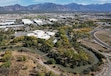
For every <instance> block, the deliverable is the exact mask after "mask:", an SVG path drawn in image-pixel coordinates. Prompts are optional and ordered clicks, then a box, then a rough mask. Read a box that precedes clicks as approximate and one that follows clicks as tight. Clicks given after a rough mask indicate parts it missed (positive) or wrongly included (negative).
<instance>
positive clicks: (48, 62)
mask: <svg viewBox="0 0 111 76" xmlns="http://www.w3.org/2000/svg"><path fill="white" fill-rule="evenodd" d="M55 63H56V61H55V60H54V59H50V60H48V61H47V64H55Z"/></svg>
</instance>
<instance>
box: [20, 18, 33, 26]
mask: <svg viewBox="0 0 111 76" xmlns="http://www.w3.org/2000/svg"><path fill="white" fill-rule="evenodd" d="M22 22H23V24H26V25H30V24H33V22H32V21H31V20H29V19H22Z"/></svg>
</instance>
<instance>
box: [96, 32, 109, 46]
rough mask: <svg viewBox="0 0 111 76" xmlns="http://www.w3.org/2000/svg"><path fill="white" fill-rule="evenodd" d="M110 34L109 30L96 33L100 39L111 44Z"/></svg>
mask: <svg viewBox="0 0 111 76" xmlns="http://www.w3.org/2000/svg"><path fill="white" fill-rule="evenodd" d="M110 35H111V33H109V32H107V31H98V32H97V33H96V36H97V37H98V38H99V39H100V40H102V41H104V42H105V43H107V44H109V45H111V36H110Z"/></svg>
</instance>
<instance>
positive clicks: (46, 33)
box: [27, 30, 55, 40]
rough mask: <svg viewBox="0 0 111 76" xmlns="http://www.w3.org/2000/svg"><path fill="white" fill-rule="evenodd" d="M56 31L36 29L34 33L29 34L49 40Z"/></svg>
mask: <svg viewBox="0 0 111 76" xmlns="http://www.w3.org/2000/svg"><path fill="white" fill-rule="evenodd" d="M54 35H55V32H49V31H43V30H35V31H33V32H32V33H29V34H27V36H35V37H37V38H41V39H45V40H48V39H49V38H50V37H51V36H54Z"/></svg>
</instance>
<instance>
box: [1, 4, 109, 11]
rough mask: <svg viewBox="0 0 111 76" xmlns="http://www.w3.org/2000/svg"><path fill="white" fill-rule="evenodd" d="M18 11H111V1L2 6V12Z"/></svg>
mask: <svg viewBox="0 0 111 76" xmlns="http://www.w3.org/2000/svg"><path fill="white" fill-rule="evenodd" d="M5 11H7V12H17V11H19V12H20V11H29V12H32V11H39V12H59V11H60V12H62V11H70V12H73V11H82V12H85V11H88V12H90V11H91V12H92V11H93V12H111V3H106V4H90V5H82V4H76V3H70V4H66V5H60V4H54V3H44V4H35V5H29V6H21V5H19V4H16V5H10V6H4V7H0V12H5Z"/></svg>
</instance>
